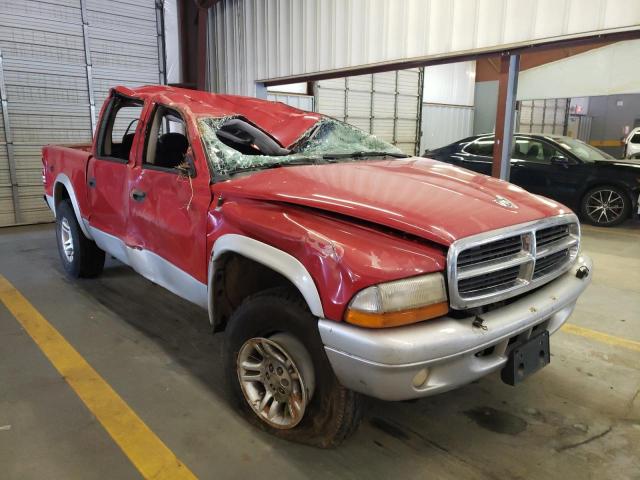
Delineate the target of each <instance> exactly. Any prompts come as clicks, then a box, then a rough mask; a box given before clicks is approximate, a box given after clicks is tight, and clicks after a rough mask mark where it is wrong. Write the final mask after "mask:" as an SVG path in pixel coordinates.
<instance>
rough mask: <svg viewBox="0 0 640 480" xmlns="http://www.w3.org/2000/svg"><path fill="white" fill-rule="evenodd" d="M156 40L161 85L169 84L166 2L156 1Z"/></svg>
mask: <svg viewBox="0 0 640 480" xmlns="http://www.w3.org/2000/svg"><path fill="white" fill-rule="evenodd" d="M156 38H157V42H158V66H159V68H158V77H159V83H160V84H162V85H166V84H167V48H166V44H165V38H164V0H156Z"/></svg>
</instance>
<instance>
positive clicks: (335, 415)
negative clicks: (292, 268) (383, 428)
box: [223, 288, 363, 448]
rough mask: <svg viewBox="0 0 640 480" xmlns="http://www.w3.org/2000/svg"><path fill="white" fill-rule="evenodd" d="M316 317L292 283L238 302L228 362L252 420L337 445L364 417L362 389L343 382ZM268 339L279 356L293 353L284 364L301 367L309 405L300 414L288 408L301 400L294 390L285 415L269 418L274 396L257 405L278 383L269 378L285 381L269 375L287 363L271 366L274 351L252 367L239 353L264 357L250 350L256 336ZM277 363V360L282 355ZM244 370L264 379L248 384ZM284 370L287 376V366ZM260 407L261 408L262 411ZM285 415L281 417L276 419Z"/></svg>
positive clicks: (289, 435)
mask: <svg viewBox="0 0 640 480" xmlns="http://www.w3.org/2000/svg"><path fill="white" fill-rule="evenodd" d="M317 322H318V319H317V318H316V317H314V316H313V315H312V314H311V313H310V312H309V310H308V309H307V306H306V304H305V303H304V301H303V300H302V299H301V298H300V297H299V295H297V293H294V292H291V291H289V290H288V289H282V288H276V289H271V290H266V291H264V292H261V293H258V294H256V295H253V296H251V297H249V298H247V299H246V300H245V301H244V302H243V303H242V304H241V305H240V307H238V309H237V310H236V311H235V312H234V313H233V315H232V316H231V318H230V320H229V324H228V325H227V328H226V331H225V341H224V348H223V365H224V369H225V377H226V380H227V388H228V390H229V393H230V395H231V397H232V402H233V403H234V406H236V407H237V408H238V409H239V410H240V411H241V412H242V413H243V415H244V416H245V417H246V418H247V419H248V420H249V421H250V422H251V423H252V424H254V425H256V426H257V427H259V428H261V429H262V430H265V431H267V432H269V433H271V434H273V435H275V436H278V437H280V438H284V439H286V440H290V441H294V442H299V443H304V444H307V445H313V446H316V447H320V448H332V447H336V446H338V445H339V444H340V443H342V442H343V441H344V440H345V439H346V438H347V437H349V436H350V435H351V434H352V433H353V432H355V430H356V429H357V427H358V425H359V424H360V421H361V419H362V410H363V399H362V397H361V396H360V395H359V394H357V393H355V392H353V391H351V390H348V389H346V388H344V387H343V386H342V385H340V383H339V382H338V380H337V378H336V377H335V375H334V374H333V371H332V369H331V366H330V364H329V360H328V359H327V356H326V354H325V352H324V346H323V344H322V341H321V339H320V333H319V331H318V328H317V326H316V324H317ZM257 339H259V340H257ZM265 339H266V341H267V342H269V343H271V342H273V344H274V345H272V347H273V348H275V349H276V350H275V351H276V352H277V353H278V354H279V356H280V358H282V357H283V355H282V354H284V356H289V358H290V360H292V366H289V367H285V368H289V370H290V371H291V370H294V371H295V372H298V373H299V377H298V378H299V379H301V380H300V383H301V385H298V387H301V386H302V388H298V392H299V393H300V392H301V391H306V392H307V399H306V405H305V408H304V411H303V413H302V415H300V416H299V417H298V418H297V419H295V418H294V415H292V412H293V409H290V410H287V407H288V406H289V404H292V405H293V404H295V403H296V402H292V401H290V400H291V398H293V397H294V395H293V394H292V396H289V397H287V399H286V400H284V401H283V402H281V403H280V404H279V405H286V406H287V407H284V406H283V407H282V409H281V410H282V412H285V410H286V411H287V413H282V418H280V417H277V418H276V417H274V418H273V419H272V420H268V419H266V418H265V417H264V415H266V412H267V411H269V410H270V409H271V406H272V405H273V403H274V400H271V401H270V402H267V403H265V406H264V407H263V408H262V410H260V406H259V405H258V403H262V401H261V400H260V398H262V400H264V399H265V397H266V396H267V392H268V390H267V389H268V388H270V389H271V390H272V391H273V388H271V387H273V384H271V383H270V382H272V381H273V380H274V379H275V381H276V386H277V387H278V388H279V386H280V383H277V382H278V381H282V378H283V377H280V376H273V374H272V376H271V377H270V379H269V380H268V379H267V377H269V375H268V372H269V371H272V372H275V373H276V374H278V375H280V374H282V369H278V367H277V365H276V369H275V370H273V369H272V370H269V367H273V365H272V364H271V363H270V361H271V360H269V358H271V359H273V358H274V357H263V358H262V362H261V363H260V365H262V367H261V369H259V370H254V371H250V370H247V369H244V368H241V366H240V365H239V361H238V359H239V356H240V360H241V361H242V364H243V365H245V364H247V363H245V362H246V361H247V358H251V359H252V360H253V361H256V359H258V360H259V359H260V356H259V355H258V356H253V357H247V356H246V352H247V349H250V348H253V347H254V346H255V344H256V343H257V342H262V343H260V345H262V347H261V348H266V346H265V345H264V340H265ZM278 348H279V349H280V350H278ZM267 353H268V352H267ZM275 363H276V364H277V361H276V362H275ZM280 365H283V364H280ZM283 366H284V365H283ZM242 372H244V373H247V374H249V373H250V374H251V375H256V374H257V375H259V378H260V380H257V381H253V382H245V383H244V385H245V386H243V385H242V384H241V380H240V374H241V373H242ZM283 375H284V376H287V372H286V371H285V373H284V374H283ZM287 378H290V379H292V380H291V387H292V391H294V392H295V391H296V389H295V388H294V387H295V386H294V382H295V380H293V379H294V378H296V376H295V375H291V376H290V377H288V376H287ZM285 381H286V380H285ZM266 382H269V383H270V385H271V387H269V386H267V383H266ZM283 385H288V383H287V384H284V383H283ZM256 392H258V396H257V397H256V396H255V394H256ZM260 392H264V395H263V396H262V397H260V395H259V394H260ZM282 393H284V391H283V392H282ZM300 396H302V395H301V394H300V395H299V397H300ZM250 397H251V398H256V402H255V405H256V407H255V410H254V407H252V406H251V405H250V403H249V398H250ZM274 399H275V395H274ZM298 403H303V402H298ZM259 411H261V412H262V413H258V412H259ZM287 415H288V416H289V419H288V421H287V418H286V416H287ZM280 421H281V423H279V424H277V423H278V422H280Z"/></svg>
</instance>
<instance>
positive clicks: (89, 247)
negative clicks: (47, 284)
mask: <svg viewBox="0 0 640 480" xmlns="http://www.w3.org/2000/svg"><path fill="white" fill-rule="evenodd" d="M56 240H57V242H58V253H59V254H60V260H61V261H62V266H63V267H64V270H65V272H67V274H68V275H69V276H71V277H74V278H78V277H85V278H90V277H95V276H98V275H100V273H102V270H103V268H104V258H105V255H104V251H102V250H100V248H98V246H97V245H96V244H95V243H94V242H93V241H92V240H89V239H88V238H87V237H85V236H84V233H82V230H81V229H80V225H78V220H77V219H76V215H75V212H74V211H73V207H72V206H71V203H70V202H69V201H68V200H64V201H62V202H60V203H59V204H58V206H57V207H56Z"/></svg>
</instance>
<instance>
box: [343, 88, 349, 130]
mask: <svg viewBox="0 0 640 480" xmlns="http://www.w3.org/2000/svg"><path fill="white" fill-rule="evenodd" d="M348 118H349V79H348V78H347V77H344V121H345V122H346V123H349V121H348Z"/></svg>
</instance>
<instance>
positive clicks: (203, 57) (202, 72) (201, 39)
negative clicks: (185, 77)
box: [196, 8, 209, 90]
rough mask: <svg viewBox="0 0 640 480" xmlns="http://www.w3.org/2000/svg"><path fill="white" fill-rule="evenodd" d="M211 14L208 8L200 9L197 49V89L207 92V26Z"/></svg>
mask: <svg viewBox="0 0 640 480" xmlns="http://www.w3.org/2000/svg"><path fill="white" fill-rule="evenodd" d="M208 23H209V13H208V10H207V9H206V8H198V48H197V79H196V81H197V87H198V90H207V65H208V62H207V38H208V37H207V30H208V29H207V25H208Z"/></svg>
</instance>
